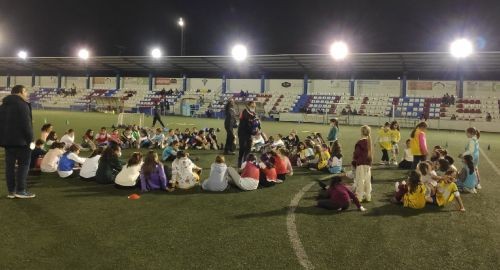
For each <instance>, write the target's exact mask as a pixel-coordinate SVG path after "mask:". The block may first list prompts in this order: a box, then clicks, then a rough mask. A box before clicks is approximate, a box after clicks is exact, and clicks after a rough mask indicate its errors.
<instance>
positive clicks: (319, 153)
mask: <svg viewBox="0 0 500 270" xmlns="http://www.w3.org/2000/svg"><path fill="white" fill-rule="evenodd" d="M329 159H330V153H329V152H328V150H326V149H324V148H323V147H322V146H321V145H319V144H317V145H315V146H314V159H313V160H311V161H309V169H310V170H314V171H316V170H319V171H321V170H323V169H326V168H327V166H328V160H329Z"/></svg>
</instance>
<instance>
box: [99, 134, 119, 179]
mask: <svg viewBox="0 0 500 270" xmlns="http://www.w3.org/2000/svg"><path fill="white" fill-rule="evenodd" d="M121 156H122V150H121V148H120V146H119V145H117V144H114V143H111V144H110V145H109V146H108V147H106V149H105V150H104V151H103V152H102V156H101V158H100V159H99V165H98V167H97V171H96V177H95V178H96V182H97V183H99V184H112V183H114V182H115V178H116V175H117V174H118V173H119V172H120V171H121V170H122V163H121V162H120V159H119V158H120V157H121Z"/></svg>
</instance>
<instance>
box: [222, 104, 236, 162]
mask: <svg viewBox="0 0 500 270" xmlns="http://www.w3.org/2000/svg"><path fill="white" fill-rule="evenodd" d="M224 115H225V119H224V129H225V130H226V133H227V136H226V145H225V146H224V155H234V150H235V145H234V139H235V137H234V128H235V127H236V126H237V124H238V123H237V120H236V111H235V110H234V100H233V99H232V98H231V99H229V100H228V101H227V104H226V107H225V110H224Z"/></svg>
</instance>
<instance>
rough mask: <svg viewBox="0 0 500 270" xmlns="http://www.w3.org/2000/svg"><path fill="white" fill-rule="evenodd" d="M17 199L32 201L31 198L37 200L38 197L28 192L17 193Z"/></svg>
mask: <svg viewBox="0 0 500 270" xmlns="http://www.w3.org/2000/svg"><path fill="white" fill-rule="evenodd" d="M15 197H16V198H19V199H31V198H35V197H36V195H35V194H33V193H30V192H28V191H23V192H18V193H16V194H15Z"/></svg>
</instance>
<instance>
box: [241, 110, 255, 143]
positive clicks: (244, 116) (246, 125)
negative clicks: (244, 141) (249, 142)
mask: <svg viewBox="0 0 500 270" xmlns="http://www.w3.org/2000/svg"><path fill="white" fill-rule="evenodd" d="M255 118H257V116H256V115H255V113H253V112H249V111H248V109H244V110H243V112H241V114H240V124H239V125H238V137H245V138H250V137H251V136H252V131H253V128H252V122H253V120H254V119H255Z"/></svg>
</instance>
